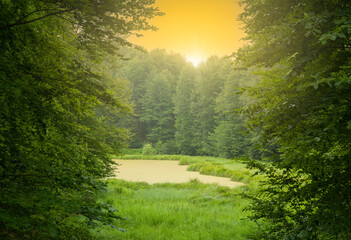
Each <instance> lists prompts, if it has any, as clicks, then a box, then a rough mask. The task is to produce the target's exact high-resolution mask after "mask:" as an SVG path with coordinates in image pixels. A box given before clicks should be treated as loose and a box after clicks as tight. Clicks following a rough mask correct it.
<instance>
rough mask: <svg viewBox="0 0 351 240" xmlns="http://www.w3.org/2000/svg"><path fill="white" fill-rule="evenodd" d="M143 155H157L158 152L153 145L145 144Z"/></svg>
mask: <svg viewBox="0 0 351 240" xmlns="http://www.w3.org/2000/svg"><path fill="white" fill-rule="evenodd" d="M142 154H143V155H153V154H156V150H155V149H154V148H153V147H152V145H151V144H149V143H148V144H145V146H144V147H143V151H142Z"/></svg>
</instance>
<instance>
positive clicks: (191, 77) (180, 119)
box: [174, 66, 196, 155]
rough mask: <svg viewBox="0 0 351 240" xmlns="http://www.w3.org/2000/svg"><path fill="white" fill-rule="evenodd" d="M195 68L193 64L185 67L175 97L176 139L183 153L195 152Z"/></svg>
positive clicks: (190, 153)
mask: <svg viewBox="0 0 351 240" xmlns="http://www.w3.org/2000/svg"><path fill="white" fill-rule="evenodd" d="M194 81H195V70H194V68H192V67H191V66H187V67H184V69H183V70H182V71H181V74H180V76H179V80H178V85H177V92H176V96H175V99H174V102H175V116H176V122H175V127H176V133H175V139H176V142H177V146H178V148H179V151H180V153H181V154H189V155H194V154H195V148H194V142H193V140H194V130H196V126H195V124H194V123H195V116H194V114H193V111H192V99H193V93H194V90H195V84H194Z"/></svg>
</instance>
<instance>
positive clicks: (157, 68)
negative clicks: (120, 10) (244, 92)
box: [117, 49, 261, 158]
mask: <svg viewBox="0 0 351 240" xmlns="http://www.w3.org/2000/svg"><path fill="white" fill-rule="evenodd" d="M123 51H124V53H125V54H126V56H127V57H128V58H130V60H129V61H127V62H123V63H122V64H124V66H123V67H122V68H121V69H120V71H119V73H118V72H117V75H119V76H121V77H123V78H125V79H126V81H129V82H130V84H129V86H130V88H131V98H130V99H129V101H130V102H131V105H134V113H135V116H134V117H133V119H131V120H130V119H128V120H126V121H125V123H124V124H122V126H125V127H127V128H130V129H131V130H132V132H133V134H134V136H133V137H132V141H131V147H133V148H135V147H138V148H139V147H142V146H143V145H144V144H145V143H152V144H153V145H154V146H155V148H156V150H157V152H158V153H161V154H179V153H180V154H188V155H214V156H223V157H238V156H244V155H246V156H247V155H250V152H252V151H253V150H252V148H253V145H255V144H254V143H253V142H252V141H251V139H252V136H251V135H246V136H243V131H244V129H245V128H244V120H243V118H242V117H241V116H235V115H234V111H235V109H237V108H239V107H241V106H242V105H243V104H246V102H248V101H249V100H248V97H242V96H240V97H239V96H235V95H234V92H235V91H236V90H235V87H243V86H247V85H250V84H251V85H252V84H253V82H255V81H256V79H255V77H253V74H251V73H249V72H245V71H243V70H235V71H232V66H231V64H230V60H229V59H227V58H218V57H211V58H209V59H208V60H207V62H206V63H203V64H202V65H200V66H199V67H198V68H196V69H195V68H194V67H193V66H192V65H191V64H189V63H187V62H186V61H185V59H184V58H182V57H181V56H179V55H174V54H167V53H166V52H165V51H162V50H154V51H151V52H150V53H140V52H136V51H135V50H125V49H124V50H123ZM256 155H257V157H258V158H260V157H261V156H260V153H259V154H256Z"/></svg>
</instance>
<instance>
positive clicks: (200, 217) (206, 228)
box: [95, 179, 255, 240]
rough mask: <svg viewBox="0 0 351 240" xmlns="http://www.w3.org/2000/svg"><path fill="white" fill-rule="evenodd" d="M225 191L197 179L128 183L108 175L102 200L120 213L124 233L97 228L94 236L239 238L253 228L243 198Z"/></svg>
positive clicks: (134, 239) (141, 239) (129, 239)
mask: <svg viewBox="0 0 351 240" xmlns="http://www.w3.org/2000/svg"><path fill="white" fill-rule="evenodd" d="M240 191H241V189H240V188H236V189H230V188H227V187H221V186H218V185H215V184H202V183H200V182H198V181H196V180H193V181H190V182H188V183H183V184H170V183H167V184H154V185H153V186H151V185H148V184H146V183H131V182H126V181H123V180H117V179H109V180H108V191H107V192H106V193H104V194H103V195H102V196H101V199H102V201H104V202H107V203H109V204H111V205H113V206H114V207H115V208H117V209H119V210H120V214H121V215H122V216H125V217H126V219H125V220H118V221H117V222H116V224H117V225H118V226H119V227H121V228H123V229H126V230H127V231H126V232H121V231H119V230H115V229H112V228H110V227H101V228H99V229H98V230H96V231H95V235H96V236H97V238H99V239H106V240H109V239H111V240H112V239H125V240H137V239H138V240H195V239H196V240H198V239H204V240H211V239H213V240H240V239H246V237H245V236H246V235H247V234H249V233H252V232H253V231H254V229H255V225H254V223H252V222H250V221H248V220H245V217H246V216H247V214H248V213H247V212H245V211H243V208H245V206H247V204H248V200H246V199H242V198H241V197H239V196H238V195H237V193H238V192H240Z"/></svg>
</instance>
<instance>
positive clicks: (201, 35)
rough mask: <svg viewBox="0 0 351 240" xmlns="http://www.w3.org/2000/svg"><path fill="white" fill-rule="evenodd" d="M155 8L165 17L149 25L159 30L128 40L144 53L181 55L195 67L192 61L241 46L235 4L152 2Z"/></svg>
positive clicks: (201, 0) (198, 0) (191, 0)
mask: <svg viewBox="0 0 351 240" xmlns="http://www.w3.org/2000/svg"><path fill="white" fill-rule="evenodd" d="M155 6H157V7H158V8H159V9H160V11H162V12H164V13H165V14H166V15H165V16H162V17H157V18H155V19H152V20H151V21H150V23H151V24H153V25H155V26H156V27H158V28H159V30H158V31H157V32H152V31H147V32H142V34H143V35H144V36H143V37H140V38H136V37H132V38H131V39H130V40H131V41H132V42H133V43H135V44H138V45H140V46H143V47H144V48H146V49H147V50H152V49H155V48H163V49H166V50H167V51H169V52H174V53H181V54H183V55H184V56H186V58H187V59H188V61H191V62H193V64H194V65H195V62H198V61H199V60H195V59H196V58H197V59H199V58H201V59H203V60H206V59H207V58H208V57H210V56H211V55H217V56H226V55H230V54H231V53H232V52H234V51H235V50H237V49H238V48H239V47H241V46H242V45H243V42H242V41H240V39H241V38H242V37H244V33H243V31H242V30H241V29H240V28H241V25H239V23H238V22H237V21H236V18H237V17H238V14H239V13H240V12H241V11H242V10H241V9H240V7H239V6H238V4H237V3H236V1H235V0H216V1H215V0H156V4H155ZM195 56H196V57H195ZM192 59H194V60H192Z"/></svg>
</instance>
